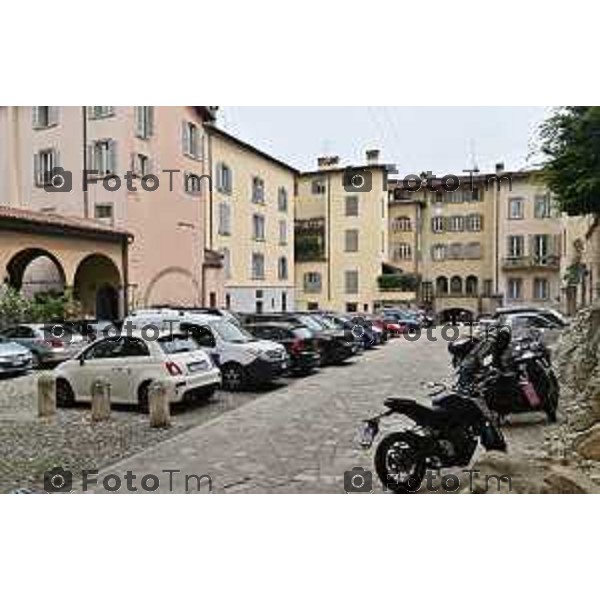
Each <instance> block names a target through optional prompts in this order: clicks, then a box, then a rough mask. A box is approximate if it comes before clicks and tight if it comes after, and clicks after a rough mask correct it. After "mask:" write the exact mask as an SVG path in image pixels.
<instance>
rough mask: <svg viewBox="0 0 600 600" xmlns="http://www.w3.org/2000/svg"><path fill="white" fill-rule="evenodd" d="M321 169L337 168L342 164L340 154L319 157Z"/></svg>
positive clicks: (318, 161) (318, 162)
mask: <svg viewBox="0 0 600 600" xmlns="http://www.w3.org/2000/svg"><path fill="white" fill-rule="evenodd" d="M317 164H318V165H319V170H320V171H324V170H326V169H335V168H336V167H337V166H338V165H339V164H340V157H339V156H321V157H319V158H318V159H317Z"/></svg>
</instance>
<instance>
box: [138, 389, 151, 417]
mask: <svg viewBox="0 0 600 600" xmlns="http://www.w3.org/2000/svg"><path fill="white" fill-rule="evenodd" d="M150 383H151V382H150V381H146V382H145V383H142V385H140V388H139V390H138V410H139V411H140V412H141V413H142V414H145V415H147V414H148V413H149V412H150V399H149V396H150Z"/></svg>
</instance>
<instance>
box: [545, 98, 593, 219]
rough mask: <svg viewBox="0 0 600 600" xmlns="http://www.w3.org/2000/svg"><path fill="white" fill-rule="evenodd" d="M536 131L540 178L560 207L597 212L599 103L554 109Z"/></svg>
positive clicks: (575, 211) (578, 212)
mask: <svg viewBox="0 0 600 600" xmlns="http://www.w3.org/2000/svg"><path fill="white" fill-rule="evenodd" d="M540 133H541V152H542V154H543V156H544V159H545V164H544V167H543V168H542V178H543V180H544V182H545V183H546V185H547V186H548V187H549V188H550V191H551V192H552V193H553V195H554V197H555V198H556V202H557V204H558V205H559V207H560V209H561V210H562V211H564V212H566V213H567V214H569V215H586V214H593V213H600V106H567V107H563V108H560V109H557V110H556V111H555V113H554V114H553V115H552V116H551V117H550V118H549V119H548V120H547V121H546V122H545V123H544V124H543V125H542V128H541V132H540Z"/></svg>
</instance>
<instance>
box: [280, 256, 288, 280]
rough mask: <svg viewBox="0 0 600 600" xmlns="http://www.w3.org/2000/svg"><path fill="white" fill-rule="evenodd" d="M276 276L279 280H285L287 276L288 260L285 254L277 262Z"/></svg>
mask: <svg viewBox="0 0 600 600" xmlns="http://www.w3.org/2000/svg"><path fill="white" fill-rule="evenodd" d="M277 276H278V277H279V280H280V281H286V280H287V278H288V261H287V258H286V257H285V256H282V257H280V258H279V261H278V262H277Z"/></svg>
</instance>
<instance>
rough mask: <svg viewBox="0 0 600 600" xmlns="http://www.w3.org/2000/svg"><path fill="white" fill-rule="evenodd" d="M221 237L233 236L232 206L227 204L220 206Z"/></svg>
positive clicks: (223, 203) (222, 203)
mask: <svg viewBox="0 0 600 600" xmlns="http://www.w3.org/2000/svg"><path fill="white" fill-rule="evenodd" d="M219 235H231V206H230V205H229V204H228V203H227V202H221V203H220V204H219Z"/></svg>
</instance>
